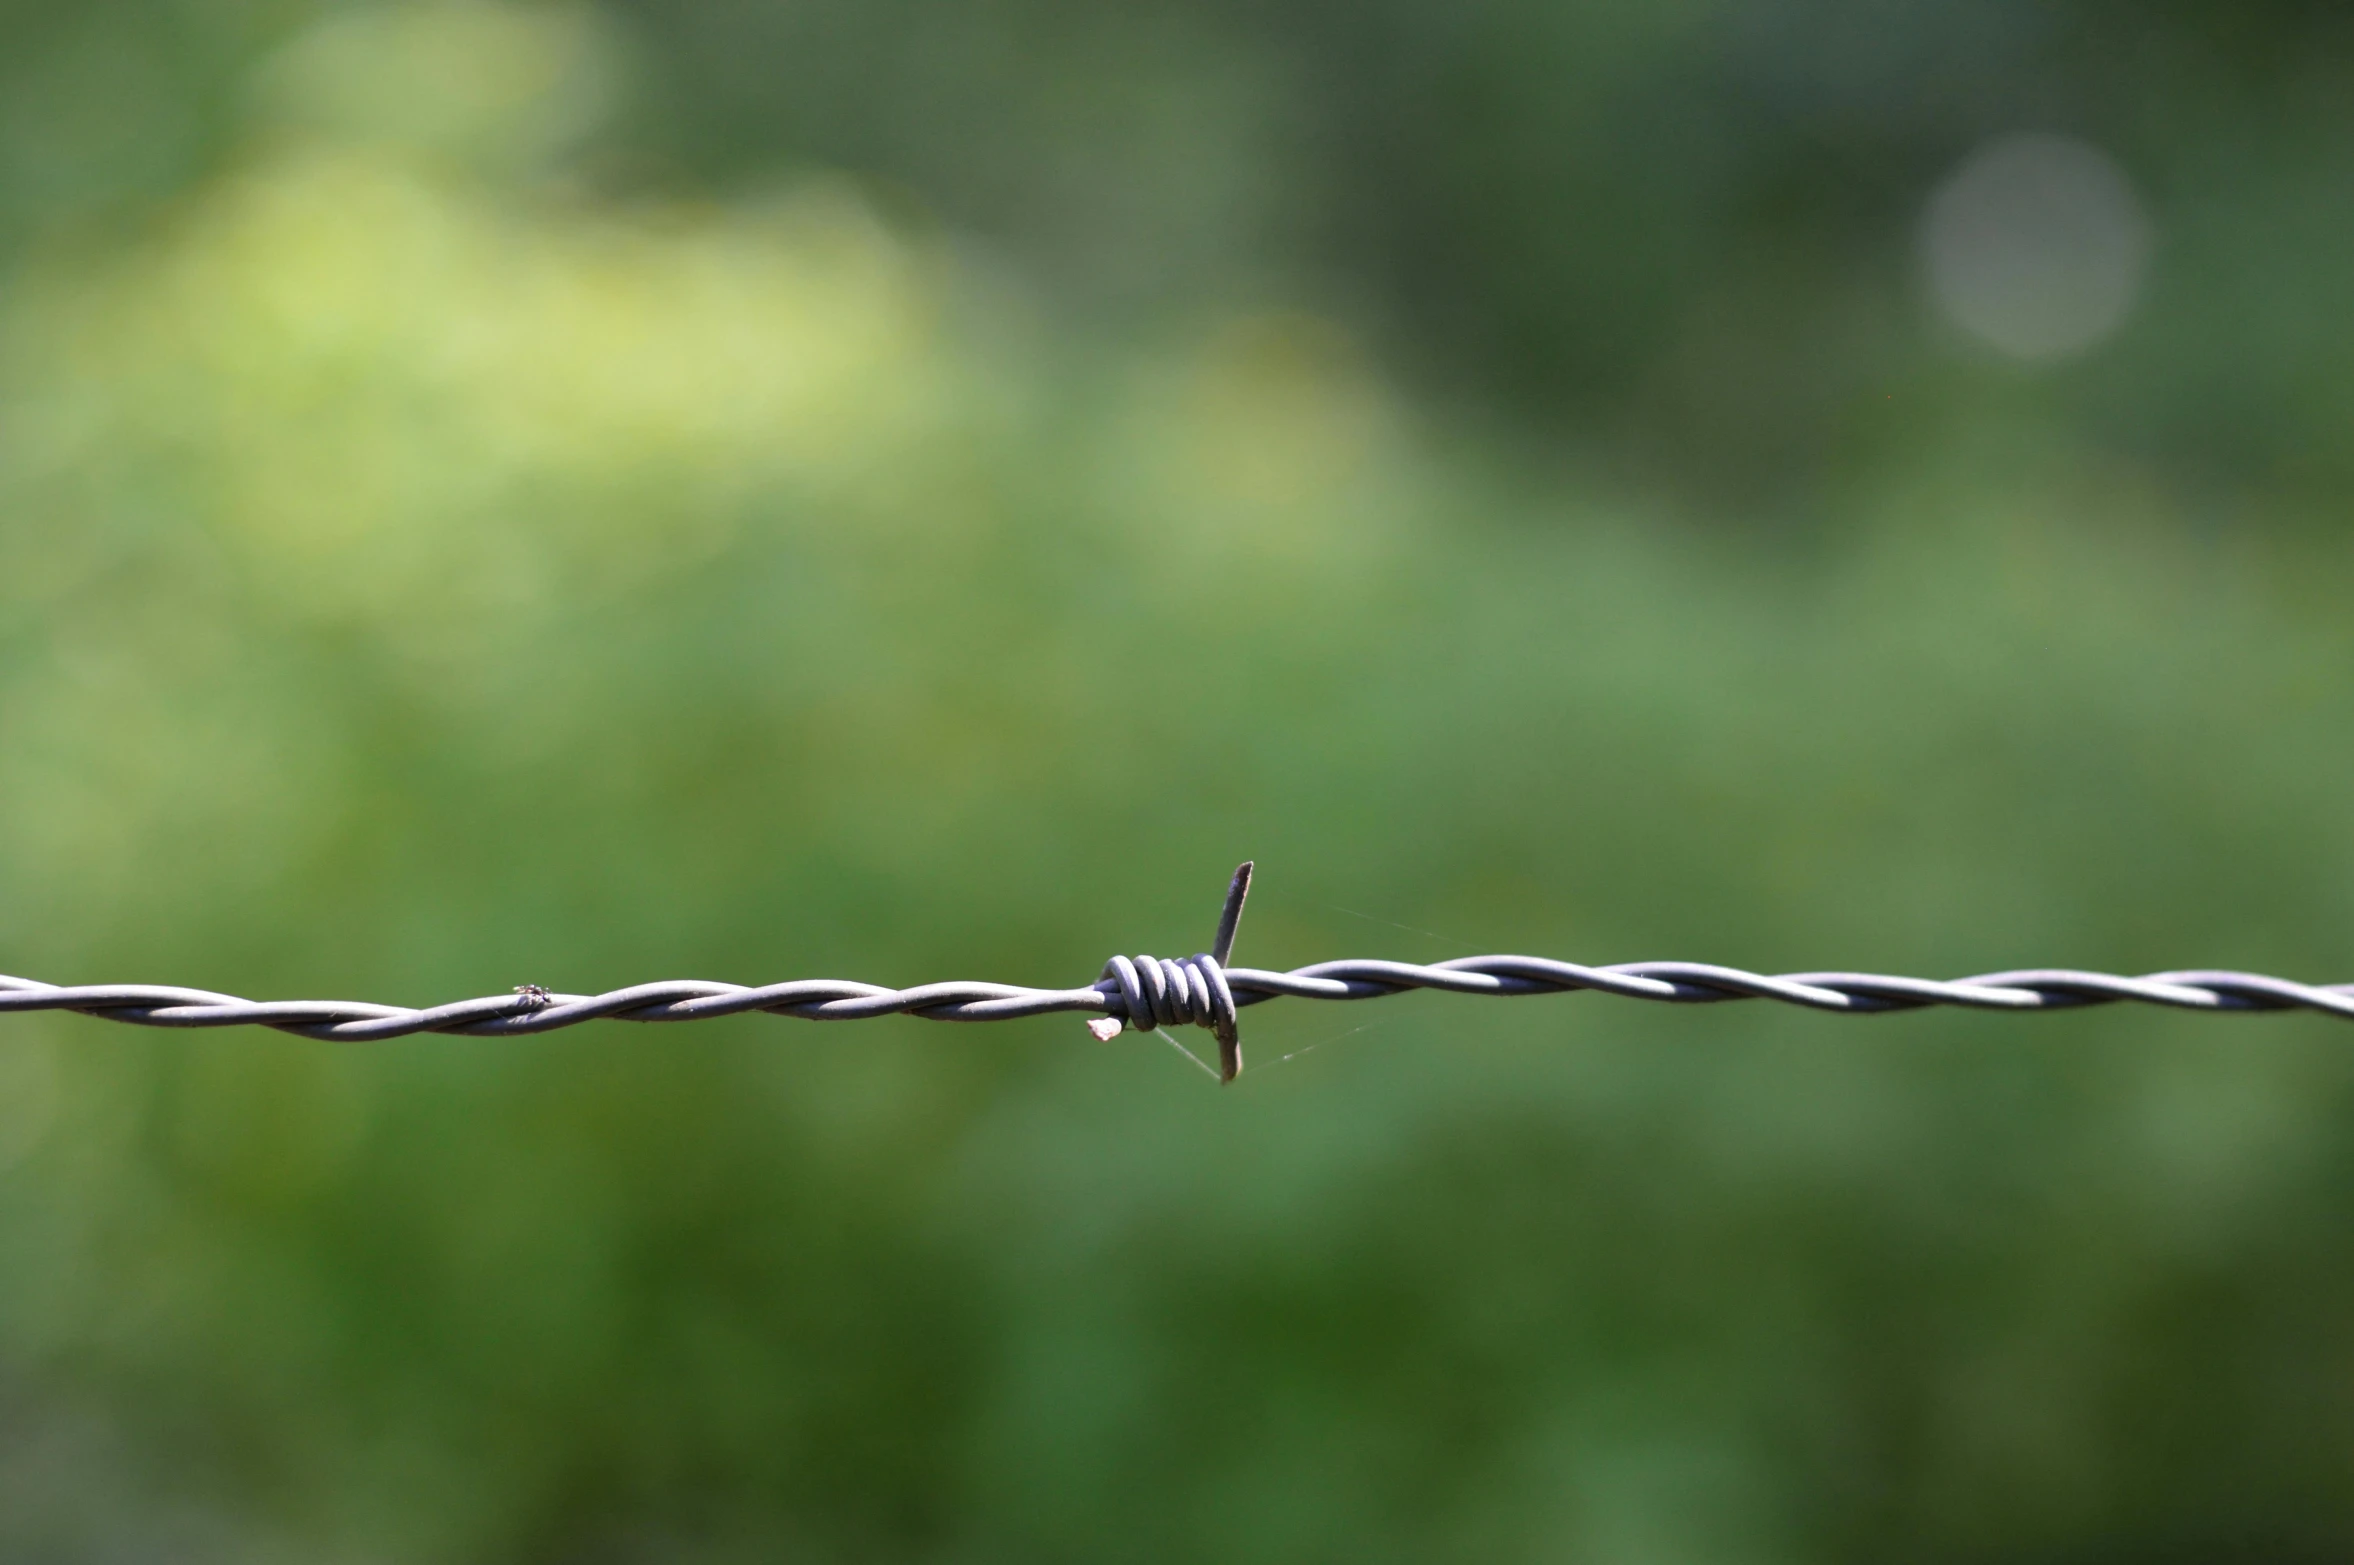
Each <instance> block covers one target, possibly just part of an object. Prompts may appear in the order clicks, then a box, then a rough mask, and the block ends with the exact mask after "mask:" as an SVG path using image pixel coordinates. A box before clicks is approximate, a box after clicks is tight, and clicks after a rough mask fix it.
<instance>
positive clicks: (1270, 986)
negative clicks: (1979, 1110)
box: [0, 864, 2354, 1081]
mask: <svg viewBox="0 0 2354 1565" xmlns="http://www.w3.org/2000/svg"><path fill="white" fill-rule="evenodd" d="M1250 869H1251V866H1250V865H1248V864H1245V865H1244V866H1243V867H1242V868H1241V869H1240V870H1238V871H1237V872H1236V874H1235V879H1234V883H1233V885H1232V886H1231V887H1230V888H1229V890H1228V894H1227V911H1226V916H1225V917H1224V918H1223V919H1222V920H1221V921H1220V925H1219V938H1218V940H1217V941H1216V942H1215V945H1216V947H1217V949H1216V950H1215V951H1212V952H1204V953H1201V954H1198V955H1195V956H1192V957H1189V958H1187V959H1186V960H1184V961H1182V962H1178V961H1166V960H1162V959H1160V958H1156V957H1150V956H1137V957H1127V956H1115V957H1113V958H1112V959H1111V960H1110V961H1109V962H1107V963H1105V964H1104V970H1103V976H1102V977H1101V978H1099V979H1097V980H1096V982H1095V983H1093V984H1091V985H1089V986H1088V987H1086V988H1083V989H1034V988H1029V987H1025V986H1023V985H1020V984H992V983H964V982H952V983H935V984H920V985H918V986H916V987H915V988H912V989H891V988H886V987H884V986H882V985H880V984H862V983H853V982H850V981H848V980H844V979H834V978H806V979H796V980H793V981H791V982H787V983H775V984H762V985H755V986H747V985H742V984H730V983H715V982H708V981H705V980H700V979H675V980H671V981H668V982H662V983H650V984H636V985H633V986H631V987H629V988H626V989H613V990H609V991H607V992H606V993H604V994H562V993H555V992H551V991H548V990H544V989H541V988H539V987H538V986H536V985H529V984H526V985H522V986H520V987H519V988H518V989H517V990H516V992H514V993H512V994H501V995H485V996H483V997H481V998H479V999H473V1000H456V1001H452V1002H450V1003H448V1004H445V1005H434V1006H427V1007H424V1008H422V1009H413V1008H410V1007H407V1006H398V1005H377V1004H373V1003H370V1002H367V1001H362V1000H273V1001H254V1000H247V999H242V998H240V997H238V996H236V995H231V994H216V993H214V992H213V991H211V990H208V989H182V988H175V987H171V986H168V985H161V984H85V985H59V984H47V983H42V982H39V981H38V980H35V979H31V978H10V977H6V976H0V1013H7V1012H13V1011H74V1012H78V1013H80V1014H81V1015H84V1016H94V1017H98V1018H100V1019H101V1020H105V1021H111V1022H125V1023H129V1024H132V1025H134V1026H140V1027H247V1026H261V1027H273V1028H276V1029H278V1030H279V1031H281V1032H290V1033H297V1034H300V1035H301V1036H303V1037H308V1038H327V1039H341V1040H348V1041H355V1042H356V1041H369V1040H376V1039H387V1038H405V1037H408V1036H410V1035H411V1034H414V1033H460V1034H466V1035H469V1036H475V1037H517V1036H526V1035H530V1034H535V1033H543V1032H554V1031H556V1030H557V1029H559V1028H564V1027H577V1026H579V1025H580V1024H581V1023H583V1022H590V1021H600V1020H607V1021H623V1022H693V1021H704V1020H708V1019H710V1018H713V1017H719V1016H738V1015H742V1014H744V1013H746V1012H750V1011H759V1012H763V1013H765V1014H768V1015H772V1016H798V1017H802V1018H804V1019H806V1020H809V1021H821V1022H838V1021H865V1020H869V1019H871V1018H874V1017H878V1016H918V1017H922V1018H923V1019H924V1020H926V1021H935V1022H1002V1021H1012V1020H1015V1019H1017V1018H1020V1017H1027V1016H1048V1015H1054V1014H1056V1013H1059V1012H1065V1011H1076V1012H1091V1013H1094V1014H1095V1015H1096V1016H1098V1017H1099V1018H1100V1019H1099V1020H1098V1021H1096V1022H1094V1023H1092V1024H1091V1025H1092V1026H1093V1027H1094V1029H1095V1031H1096V1033H1097V1035H1098V1036H1099V1037H1104V1038H1110V1037H1112V1036H1115V1035H1116V1034H1117V1033H1118V1032H1119V1031H1120V1030H1121V1029H1122V1028H1123V1027H1134V1028H1137V1029H1140V1030H1149V1029H1152V1028H1157V1027H1172V1026H1186V1025H1192V1026H1200V1027H1205V1028H1208V1029H1209V1030H1210V1031H1211V1032H1212V1033H1213V1034H1215V1035H1216V1037H1217V1039H1218V1045H1219V1056H1220V1066H1221V1069H1220V1073H1219V1074H1220V1078H1221V1079H1222V1080H1228V1081H1231V1080H1232V1079H1233V1078H1234V1076H1235V1075H1236V1074H1237V1073H1239V1072H1240V1071H1241V1069H1242V1053H1241V1044H1240V1040H1239V1029H1238V1027H1237V1025H1236V1013H1237V1012H1238V1011H1239V1010H1241V1009H1243V1008H1245V1007H1248V1006H1253V1005H1260V1004H1263V1003H1265V1002H1266V1001H1269V1000H1275V999H1285V998H1289V999H1298V1000H1375V999H1381V998H1384V997H1386V996H1389V995H1395V994H1404V993H1406V992H1407V991H1409V990H1414V989H1435V990H1439V991H1441V992H1443V993H1447V994H1476V995H1497V996H1511V995H1536V994H1574V993H1577V992H1579V991H1584V990H1591V991H1593V992H1596V993H1599V994H1610V995H1617V996H1619V997H1620V998H1622V999H1629V1000H1652V1001H1658V1002H1662V1003H1665V1004H1671V1005H1713V1004H1718V1003H1721V1002H1724V1001H1728V1000H1778V1001H1781V1002H1783V1003H1784V1004H1788V1005H1800V1006H1805V1007H1807V1008H1809V1009H1812V1010H1818V1011H1839V1012H1845V1013H1848V1014H1851V1015H1873V1014H1879V1013H1883V1012H1889V1011H1913V1010H1920V1009H1923V1008H1925V1007H1929V1006H1940V1005H1950V1006H1962V1007H1966V1008H1969V1009H1973V1010H1985V1011H2059V1010H2074V1009H2077V1008H2079V1007H2083V1006H2090V1005H2113V1004H2117V1003H2119V1002H2135V1003H2139V1004H2144V1005H2161V1006H2170V1007H2173V1008H2175V1009H2177V1010H2189V1011H2288V1010H2308V1011H2319V1012H2322V1013H2324V1014H2326V1015H2330V1016H2339V1017H2345V1018H2348V1019H2350V1020H2354V984H2303V983H2296V982H2294V981H2292V980H2289V979H2286V978H2275V977H2271V976H2269V975H2267V974H2263V973H2243V972H2233V971H2228V970H2217V969H2185V970H2181V971H2175V972H2164V973H2146V974H2143V975H2142V976H2140V977H2123V976H2120V975H2118V974H2114V973H2093V972H2080V971H2077V970H2074V969H2071V968H2025V969H2019V970H2016V971H2011V972H2001V973H1983V974H1980V975H1979V976H1977V977H1974V978H1956V979H1950V980H1939V979H1933V978H1906V977H1899V976H1894V975H1890V974H1885V973H1844V972H1823V973H1779V974H1766V973H1752V972H1747V971H1745V970H1743V969H1741V968H1737V967H1718V966H1713V965H1710V964H1708V963H1704V962H1620V963H1613V964H1610V965H1607V966H1600V967H1589V966H1585V965H1582V964H1580V963H1576V962H1563V961H1558V960H1555V959H1553V958H1551V957H1542V956H1465V957H1456V958H1453V959H1452V960H1449V961H1444V962H1431V963H1416V962H1389V961H1380V960H1374V959H1365V958H1351V959H1345V960H1341V961H1333V962H1317V963H1314V964H1312V965H1310V966H1307V967H1299V968H1294V969H1292V970H1291V971H1289V972H1271V971H1268V970H1265V969H1262V968H1255V967H1230V966H1228V965H1226V958H1227V955H1228V954H1229V953H1230V951H1231V950H1232V947H1233V940H1234V929H1235V925H1236V923H1237V921H1238V920H1239V919H1240V916H1241V910H1242V900H1243V897H1244V895H1245V894H1246V893H1247V891H1248V888H1249V884H1250Z"/></svg>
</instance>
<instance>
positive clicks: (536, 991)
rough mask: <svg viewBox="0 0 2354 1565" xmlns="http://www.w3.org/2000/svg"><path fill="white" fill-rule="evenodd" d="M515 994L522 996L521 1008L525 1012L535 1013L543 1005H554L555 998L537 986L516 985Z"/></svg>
mask: <svg viewBox="0 0 2354 1565" xmlns="http://www.w3.org/2000/svg"><path fill="white" fill-rule="evenodd" d="M515 992H516V993H517V994H519V995H521V996H523V1008H524V1009H525V1010H527V1011H536V1010H538V1009H539V1008H540V1007H541V1006H543V1005H553V1004H555V1003H556V997H555V996H554V995H552V994H550V993H548V992H547V991H546V990H545V989H542V988H541V987H540V986H539V985H537V984H517V985H516V986H515Z"/></svg>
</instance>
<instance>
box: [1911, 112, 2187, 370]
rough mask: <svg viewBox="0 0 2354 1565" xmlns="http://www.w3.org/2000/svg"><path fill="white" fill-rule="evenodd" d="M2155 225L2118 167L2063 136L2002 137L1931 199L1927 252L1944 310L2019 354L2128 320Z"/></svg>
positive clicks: (2088, 336) (2093, 336) (2073, 346)
mask: <svg viewBox="0 0 2354 1565" xmlns="http://www.w3.org/2000/svg"><path fill="white" fill-rule="evenodd" d="M2149 248H2150V224H2149V220H2148V218H2147V217H2146V216H2145V215H2144V213H2143V211H2142V206H2141V202H2140V201H2139V199H2138V198H2136V197H2135V195H2134V193H2133V187H2132V185H2131V184H2130V183H2129V182H2128V181H2127V180H2126V177H2125V175H2124V173H2123V171H2122V170H2120V169H2119V168H2118V167H2117V165H2116V164H2115V163H2114V162H2113V161H2111V159H2110V158H2109V157H2108V156H2107V155H2106V154H2105V153H2103V152H2101V151H2100V150H2099V149H2098V148H2096V147H2091V146H2088V145H2086V144H2085V143H2084V142H2081V141H2077V140H2074V139H2072V138H2070V137H2066V136H2050V135H2020V136H2006V137H2004V138H2002V139H2000V140H1997V141H1993V142H1989V143H1988V144H1986V145H1985V146H1983V147H1980V148H1979V149H1978V150H1977V151H1975V152H1973V153H1971V154H1970V156H1969V157H1967V158H1966V159H1964V160H1963V161H1962V164H1961V166H1960V167H1958V168H1957V169H1955V170H1954V172H1953V173H1952V174H1951V175H1949V176H1948V177H1947V178H1946V180H1945V182H1944V183H1943V184H1941V185H1940V186H1938V188H1937V192H1936V194H1935V195H1934V196H1932V197H1931V198H1930V201H1929V209H1928V212H1927V214H1926V216H1925V218H1924V220H1923V222H1922V225H1921V259H1922V264H1923V265H1924V267H1925V268H1926V269H1927V272H1928V277H1929V286H1930V291H1931V293H1932V294H1933V295H1934V296H1935V298H1936V300H1937V303H1938V306H1939V308H1940V309H1941V310H1942V311H1943V312H1944V313H1945V315H1946V317H1947V318H1948V319H1949V320H1951V321H1952V322H1953V323H1954V324H1955V325H1957V326H1959V327H1961V328H1962V330H1964V331H1966V332H1968V333H1969V334H1970V335H1971V336H1973V337H1975V338H1977V339H1979V340H1980V341H1982V342H1985V343H1987V344H1989V345H1991V346H1993V347H1995V348H1997V349H2000V350H2001V351H2002V352H2004V353H2006V354H2009V355H2011V356H2012V357H2014V358H2020V359H2057V358H2063V357H2066V356H2067V355H2069V354H2073V353H2079V352H2082V351H2083V350H2085V349H2087V348H2089V347H2091V346H2092V345H2093V344H2095V343H2097V342H2099V341H2100V340H2101V339H2102V338H2104V337H2106V336H2108V335H2109V334H2110V333H2111V332H2114V331H2115V330H2116V329H2117V328H2118V327H2119V326H2121V325H2123V324H2124V323H2125V319H2126V317H2127V316H2128V315H2129V314H2131V313H2132V311H2133V305H2134V300H2135V297H2136V295H2137V294H2138V293H2139V291H2140V286H2141V278H2142V270H2143V267H2144V265H2145V263H2146V262H2147V260H2148V257H2149Z"/></svg>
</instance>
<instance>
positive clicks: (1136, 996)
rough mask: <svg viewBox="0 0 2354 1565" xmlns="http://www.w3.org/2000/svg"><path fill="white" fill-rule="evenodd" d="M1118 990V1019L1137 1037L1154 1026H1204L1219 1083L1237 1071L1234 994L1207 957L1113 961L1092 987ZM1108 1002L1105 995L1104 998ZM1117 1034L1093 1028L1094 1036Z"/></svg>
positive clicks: (1239, 1062)
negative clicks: (1212, 1041) (1214, 1048)
mask: <svg viewBox="0 0 2354 1565" xmlns="http://www.w3.org/2000/svg"><path fill="white" fill-rule="evenodd" d="M1107 984H1117V985H1118V986H1119V991H1118V992H1119V1000H1120V1006H1121V1012H1120V1019H1121V1020H1123V1021H1125V1022H1126V1023H1127V1024H1128V1025H1129V1026H1131V1027H1134V1028H1136V1029H1137V1030H1138V1031H1140V1032H1148V1031H1150V1030H1151V1029H1153V1028H1155V1027H1183V1026H1194V1027H1207V1028H1209V1029H1210V1031H1211V1033H1212V1034H1213V1035H1214V1036H1215V1037H1216V1038H1217V1040H1218V1069H1219V1079H1220V1080H1222V1081H1232V1080H1233V1079H1234V1078H1235V1077H1236V1076H1237V1075H1239V1074H1240V1073H1241V1071H1242V1036H1241V1029H1240V1028H1239V1027H1238V1026H1237V1025H1236V1022H1235V1014H1234V991H1233V990H1232V989H1231V988H1229V987H1228V986H1227V983H1226V970H1225V969H1224V968H1223V967H1221V966H1219V964H1218V959H1217V958H1216V957H1214V956H1211V955H1210V954H1209V953H1208V952H1206V951H1205V952H1200V953H1197V954H1196V955H1193V956H1189V957H1187V958H1186V959H1185V960H1184V961H1182V962H1170V961H1164V960H1163V959H1162V958H1160V957H1157V956H1134V957H1130V956H1115V957H1113V958H1112V959H1111V960H1110V961H1108V962H1106V963H1104V964H1103V977H1102V979H1101V980H1099V981H1098V983H1097V985H1096V987H1097V988H1098V989H1101V988H1103V987H1104V986H1105V985H1107ZM1107 998H1109V996H1107ZM1117 1032H1118V1029H1117V1028H1116V1027H1114V1028H1111V1029H1109V1030H1106V1029H1102V1028H1098V1029H1097V1033H1098V1035H1099V1036H1105V1037H1109V1036H1112V1035H1114V1034H1116V1033H1117Z"/></svg>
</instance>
